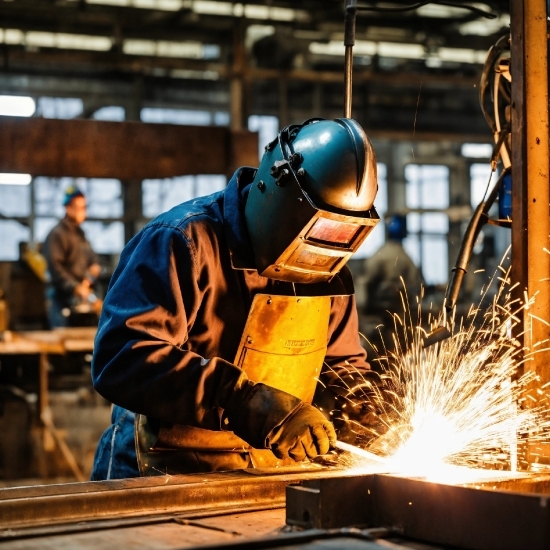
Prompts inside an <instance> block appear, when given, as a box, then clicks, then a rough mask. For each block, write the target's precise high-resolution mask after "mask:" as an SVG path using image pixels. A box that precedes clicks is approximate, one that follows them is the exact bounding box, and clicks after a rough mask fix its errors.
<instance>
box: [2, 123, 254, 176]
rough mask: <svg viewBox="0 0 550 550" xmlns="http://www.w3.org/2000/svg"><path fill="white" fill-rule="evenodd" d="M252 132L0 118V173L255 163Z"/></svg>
mask: <svg viewBox="0 0 550 550" xmlns="http://www.w3.org/2000/svg"><path fill="white" fill-rule="evenodd" d="M257 144H258V135H257V134H256V133H252V132H245V131H239V132H236V133H233V132H231V131H230V130H229V129H227V128H223V127H214V126H181V125H176V124H145V123H141V122H105V121H97V120H81V119H74V120H55V119H43V118H21V117H4V116H0V171H1V172H23V173H30V174H32V175H36V176H52V177H62V176H75V177H78V176H80V177H97V178H118V179H121V180H142V179H146V178H169V177H174V176H181V175H186V174H191V175H193V174H226V173H229V172H230V171H231V170H232V169H234V168H235V167H236V166H240V165H243V164H244V165H252V166H256V165H257V163H258V152H257V151H258V145H257Z"/></svg>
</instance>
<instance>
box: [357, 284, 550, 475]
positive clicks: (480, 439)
mask: <svg viewBox="0 0 550 550" xmlns="http://www.w3.org/2000/svg"><path fill="white" fill-rule="evenodd" d="M503 280H504V281H507V280H508V277H507V274H506V276H505V277H504V278H503ZM509 290H510V289H509V288H508V286H507V285H506V284H504V283H503V284H502V285H501V287H500V290H499V291H498V293H497V295H496V296H495V298H494V299H493V301H492V303H491V304H490V305H489V307H487V308H486V309H484V310H482V309H480V308H477V309H474V308H472V309H471V310H470V312H469V314H468V316H467V317H466V319H465V320H463V321H461V323H460V324H458V323H457V324H456V325H455V326H454V330H453V335H452V336H451V337H450V338H449V339H447V340H444V341H442V342H440V343H438V344H435V345H433V346H431V347H428V348H427V349H423V347H422V343H423V338H424V337H425V336H426V332H425V330H424V329H422V328H421V315H420V310H419V312H418V319H417V321H416V322H413V320H412V316H411V313H410V311H409V309H408V308H407V307H405V308H404V309H405V315H404V316H403V317H397V316H395V327H396V330H395V333H394V336H393V340H394V348H395V349H396V351H394V352H390V353H388V354H387V355H386V356H385V357H384V358H382V359H381V365H382V367H383V371H384V374H383V378H384V379H385V385H384V386H383V387H382V389H375V391H374V396H375V397H374V399H375V400H376V402H377V406H379V407H381V408H382V409H383V413H382V415H381V416H380V417H381V418H382V420H383V424H384V426H382V428H381V429H380V427H377V431H378V434H381V435H379V436H378V437H374V438H373V437H370V441H369V442H368V443H367V444H366V445H363V446H364V447H365V448H366V449H367V450H368V451H370V452H372V453H375V454H377V455H379V456H382V457H386V460H387V467H388V471H392V472H399V473H400V474H403V475H411V476H422V477H428V478H429V479H434V480H435V479H437V480H438V481H451V480H454V481H457V482H459V481H458V480H460V479H463V478H464V477H465V476H464V471H465V468H467V469H470V471H471V469H472V468H490V469H498V470H501V472H500V473H501V474H502V470H508V471H510V470H511V471H515V470H516V467H517V463H518V446H519V447H521V444H522V442H524V441H525V440H526V439H527V438H529V441H530V442H533V441H541V440H544V441H546V440H548V441H550V436H549V426H550V423H549V421H548V414H547V412H548V410H549V408H548V406H547V404H546V402H543V400H545V397H544V395H543V398H542V400H541V394H542V392H541V391H540V390H536V389H534V388H536V382H537V380H536V377H535V375H534V373H529V372H528V373H527V374H524V375H523V376H520V377H519V378H518V377H517V376H518V374H517V373H518V368H519V367H521V364H522V361H526V360H529V354H527V355H526V357H525V358H523V351H524V350H522V348H521V346H520V345H519V343H518V341H517V340H515V339H513V338H512V337H511V336H510V334H511V327H512V326H513V325H514V324H515V323H516V321H517V317H516V314H517V313H518V311H519V310H521V309H522V308H523V307H525V305H523V304H520V303H519V302H518V301H516V302H515V303H514V302H512V301H511V298H510V295H509ZM437 324H438V323H435V322H433V320H432V323H431V325H432V328H434V327H435V326H437ZM540 347H541V348H543V347H545V346H540ZM405 350H406V351H405ZM349 390H350V391H349V393H348V396H350V397H349V398H350V405H351V406H354V405H353V403H352V401H353V397H351V396H352V395H353V388H351V387H350V388H349ZM533 395H536V396H537V399H535V398H534V397H533ZM364 396H365V397H364V398H365V399H370V400H372V399H373V391H372V390H371V392H370V394H366V393H365V394H364ZM355 397H359V396H358V394H357V393H355ZM356 401H357V399H355V402H356ZM350 417H351V418H352V417H353V415H350ZM352 419H353V418H352ZM359 424H360V422H358V423H357V432H358V433H360V432H361V428H360V426H359ZM457 466H458V467H460V468H458V469H457V468H456V467H457ZM523 466H525V465H523ZM485 474H486V471H485ZM466 477H468V476H466Z"/></svg>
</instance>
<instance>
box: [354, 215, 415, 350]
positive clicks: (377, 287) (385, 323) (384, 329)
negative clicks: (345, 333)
mask: <svg viewBox="0 0 550 550" xmlns="http://www.w3.org/2000/svg"><path fill="white" fill-rule="evenodd" d="M385 225H386V242H385V243H384V244H383V245H382V246H381V247H380V248H379V249H378V250H377V251H376V252H375V253H374V254H373V255H372V256H371V257H370V258H367V259H366V260H365V263H364V267H363V273H364V275H363V277H362V284H363V285H364V289H365V294H366V300H365V308H364V315H365V318H364V319H363V320H364V322H365V325H366V327H365V332H366V336H367V338H368V339H369V341H370V342H371V343H373V344H375V345H376V347H377V348H378V349H379V350H382V349H383V348H384V347H385V348H386V349H392V346H393V339H392V333H393V332H394V323H393V318H392V314H394V313H396V314H398V315H402V314H403V300H402V295H403V297H404V298H405V293H406V298H408V299H409V300H412V301H414V300H415V299H416V296H418V295H419V294H420V287H421V284H422V276H421V274H420V270H419V269H418V267H416V265H415V264H414V262H413V261H412V259H411V258H410V256H409V255H408V254H407V252H406V251H405V249H404V248H403V239H405V238H406V237H407V217H406V216H404V215H398V214H393V215H388V216H386V218H385ZM382 339H383V342H382Z"/></svg>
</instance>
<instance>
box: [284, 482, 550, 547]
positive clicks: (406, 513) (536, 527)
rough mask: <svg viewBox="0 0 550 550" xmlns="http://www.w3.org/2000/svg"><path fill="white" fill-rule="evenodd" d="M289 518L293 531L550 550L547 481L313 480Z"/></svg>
mask: <svg viewBox="0 0 550 550" xmlns="http://www.w3.org/2000/svg"><path fill="white" fill-rule="evenodd" d="M503 489H506V490H503ZM510 489H511V490H510ZM533 489H534V490H535V491H537V490H538V491H545V492H544V493H543V492H540V493H533V492H532V491H533ZM523 490H526V491H527V492H526V493H524V492H519V491H523ZM512 491H514V492H512ZM286 513H287V523H288V524H289V525H295V526H300V527H303V528H306V529H311V528H319V529H333V528H341V527H344V526H354V525H355V526H360V527H384V528H387V529H389V530H390V531H391V532H392V533H394V534H398V535H400V536H402V537H405V538H407V539H416V540H420V541H424V542H427V543H430V544H443V545H450V546H452V547H457V548H464V549H471V550H518V549H519V548H529V549H530V550H538V549H540V550H542V549H547V548H550V481H549V477H548V476H543V477H542V478H538V479H537V478H532V477H531V478H530V477H523V478H518V479H513V480H510V479H508V480H506V479H504V480H500V481H496V480H495V481H487V482H485V483H479V484H477V485H474V484H472V485H470V486H453V485H446V484H440V483H432V482H429V481H426V480H422V479H407V478H403V477H397V476H393V475H389V474H371V475H366V476H357V477H346V478H342V479H337V478H332V479H318V480H310V481H305V482H303V483H302V484H301V486H290V487H288V488H287V508H286Z"/></svg>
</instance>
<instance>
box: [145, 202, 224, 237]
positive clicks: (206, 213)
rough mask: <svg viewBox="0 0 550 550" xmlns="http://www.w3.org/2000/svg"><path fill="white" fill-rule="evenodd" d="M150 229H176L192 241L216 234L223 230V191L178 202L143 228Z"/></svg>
mask: <svg viewBox="0 0 550 550" xmlns="http://www.w3.org/2000/svg"><path fill="white" fill-rule="evenodd" d="M149 230H157V231H159V230H160V231H162V230H165V231H168V232H172V231H175V232H177V233H181V234H182V235H183V236H184V237H185V238H186V239H187V240H191V241H194V240H196V239H197V238H202V239H205V238H207V237H208V235H210V236H214V235H216V234H218V233H220V232H222V231H223V193H221V192H220V193H214V194H213V195H208V196H205V197H198V198H197V199H193V200H190V201H187V202H184V203H182V204H178V205H177V206H175V207H174V208H172V209H171V210H168V211H167V212H164V213H163V214H160V215H159V216H157V217H156V218H155V219H154V220H152V221H150V222H149V223H148V224H147V225H146V226H145V227H144V228H143V231H145V232H147V231H149Z"/></svg>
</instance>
